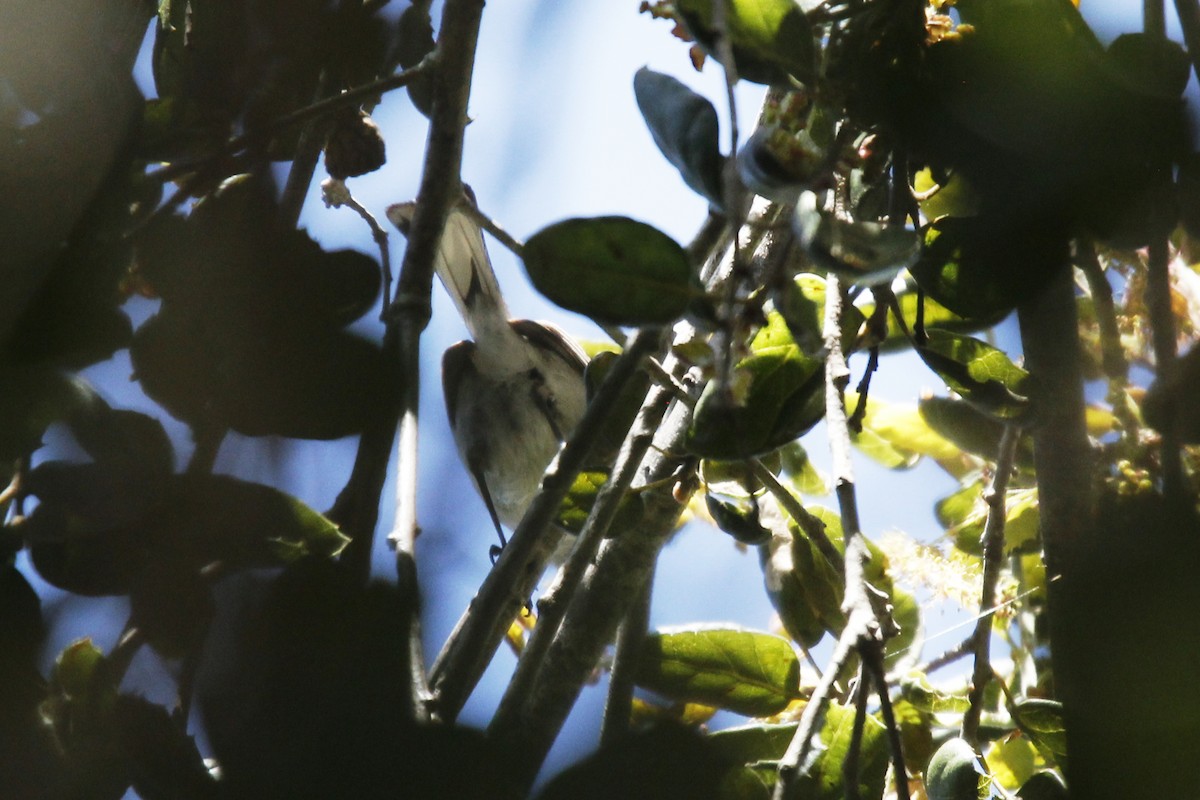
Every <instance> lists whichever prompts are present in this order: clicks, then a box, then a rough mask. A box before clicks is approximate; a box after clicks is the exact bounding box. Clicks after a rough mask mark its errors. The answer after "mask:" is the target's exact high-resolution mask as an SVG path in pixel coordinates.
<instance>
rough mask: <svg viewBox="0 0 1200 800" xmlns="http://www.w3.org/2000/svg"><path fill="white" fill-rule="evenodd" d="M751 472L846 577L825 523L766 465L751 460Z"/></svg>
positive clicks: (838, 553)
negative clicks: (827, 533)
mask: <svg viewBox="0 0 1200 800" xmlns="http://www.w3.org/2000/svg"><path fill="white" fill-rule="evenodd" d="M749 463H750V470H751V472H752V473H753V475H754V477H755V478H756V479H757V480H758V481H759V482H760V483H762V485H763V486H764V487H766V490H767V491H768V492H770V493H771V495H772V496H773V497H774V498H775V501H776V502H778V503H779V506H780V508H782V509H783V510H784V511H785V512H786V513H787V515H788V516H789V517H791V518H792V519H793V520H794V521H795V522H796V524H797V525H798V526H800V530H801V531H803V532H804V535H805V536H807V537H808V538H809V540H811V541H812V543H813V544H815V545H816V546H817V549H818V550H820V551H821V555H823V556H825V560H826V561H828V562H829V564H830V566H832V567H833V568H834V569H835V570H837V572H838V574H839V575H844V574H845V572H846V563H845V559H844V558H843V557H842V554H841V552H840V551H838V549H837V547H836V546H835V545H834V544H833V542H832V541H831V540H830V539H829V536H827V535H826V533H825V523H824V522H822V521H821V519H820V518H819V517H817V516H815V515H814V514H811V513H809V511H808V509H806V508H805V507H804V505H803V504H802V503H801V502H800V501H799V500H798V499H796V496H795V495H794V494H792V492H791V490H790V489H788V488H787V487H786V486H784V485H783V484H782V483H780V482H779V479H778V478H776V477H775V473H773V472H771V470H769V469H767V467H766V465H765V464H763V463H762V461H760V460H759V459H757V458H755V459H751V460H750V462H749Z"/></svg>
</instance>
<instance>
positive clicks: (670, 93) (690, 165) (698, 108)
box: [633, 67, 724, 207]
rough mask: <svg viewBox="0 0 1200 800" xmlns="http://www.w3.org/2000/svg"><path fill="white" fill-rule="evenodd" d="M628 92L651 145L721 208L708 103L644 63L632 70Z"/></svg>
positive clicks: (712, 113)
mask: <svg viewBox="0 0 1200 800" xmlns="http://www.w3.org/2000/svg"><path fill="white" fill-rule="evenodd" d="M633 91H634V95H635V96H636V97H637V103H638V109H639V110H640V111H641V112H642V117H643V118H645V120H646V125H647V126H648V127H649V128H650V133H651V135H653V136H654V143H655V144H656V145H658V149H659V150H661V151H662V154H663V155H664V156H666V157H667V161H670V162H671V164H672V165H673V166H674V167H675V168H676V169H678V170H679V174H680V175H682V176H683V181H684V183H686V184H687V185H688V186H689V187H690V188H691V189H692V191H694V192H696V193H697V194H699V195H701V196H702V197H705V198H707V199H708V201H709V202H710V203H712V204H713V205H715V206H717V207H721V206H723V205H724V198H723V197H722V196H721V194H722V191H721V186H722V181H721V169H722V164H723V161H724V159H723V158H722V157H721V152H720V149H719V144H718V133H719V127H718V125H717V110H716V109H715V108H713V104H712V103H710V102H709V101H708V100H707V99H705V98H704V97H703V96H702V95H700V94H697V93H696V92H694V91H692V90H691V89H689V88H688V87H687V86H686V85H685V84H684V83H682V82H680V81H678V80H676V79H675V78H673V77H671V76H670V75H664V74H663V73H661V72H654V71H653V70H651V69H649V68H648V67H642V68H641V69H639V70H638V71H637V73H635V74H634V76H633Z"/></svg>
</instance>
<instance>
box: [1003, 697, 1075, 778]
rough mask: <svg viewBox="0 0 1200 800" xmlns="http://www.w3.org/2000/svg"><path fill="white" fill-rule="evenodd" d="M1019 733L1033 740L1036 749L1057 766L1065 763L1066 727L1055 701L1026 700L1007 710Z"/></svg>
mask: <svg viewBox="0 0 1200 800" xmlns="http://www.w3.org/2000/svg"><path fill="white" fill-rule="evenodd" d="M1008 711H1009V713H1010V714H1012V718H1013V721H1014V722H1016V723H1017V727H1018V728H1020V729H1021V732H1022V733H1024V734H1025V735H1026V736H1028V737H1029V738H1030V739H1033V741H1034V743H1035V744H1036V745H1037V746H1038V749H1040V750H1042V751H1043V752H1045V753H1047V754H1048V755H1049V756H1050V757H1051V758H1053V759H1054V763H1055V764H1057V765H1060V766H1061V765H1063V764H1065V763H1066V758H1067V726H1066V723H1065V722H1064V721H1063V706H1062V703H1059V702H1057V701H1055V700H1043V699H1041V698H1027V699H1025V700H1020V701H1018V702H1017V703H1015V704H1013V705H1012V706H1010V707H1009V709H1008Z"/></svg>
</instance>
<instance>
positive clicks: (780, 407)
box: [687, 313, 825, 459]
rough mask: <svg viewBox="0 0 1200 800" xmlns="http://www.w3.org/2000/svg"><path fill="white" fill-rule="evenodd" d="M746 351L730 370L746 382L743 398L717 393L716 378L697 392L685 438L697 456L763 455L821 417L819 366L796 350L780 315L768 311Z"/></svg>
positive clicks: (822, 401) (822, 399) (822, 377)
mask: <svg viewBox="0 0 1200 800" xmlns="http://www.w3.org/2000/svg"><path fill="white" fill-rule="evenodd" d="M750 351H751V355H750V356H748V357H747V358H745V359H743V360H742V361H741V362H740V363H738V365H737V367H736V369H735V380H739V381H744V382H745V384H744V385H745V387H746V388H745V390H744V392H743V396H742V397H740V398H738V397H734V396H733V393H732V392H722V391H721V387H720V385H719V382H718V381H710V382H709V384H708V386H706V387H705V390H704V392H703V394H701V396H700V400H699V402H698V403H697V404H696V410H695V413H694V415H693V419H692V426H691V428H690V429H689V430H688V438H687V446H688V449H689V450H691V451H692V452H694V453H696V454H697V455H701V456H704V457H706V458H718V459H738V458H748V457H751V456H755V455H759V454H762V453H766V452H768V451H770V450H773V449H775V448H776V447H779V446H780V445H783V444H786V443H787V442H790V441H792V440H794V439H796V438H797V437H799V436H801V435H802V434H804V433H806V432H807V431H808V430H809V429H811V428H812V427H813V426H814V425H816V424H817V422H819V421H820V420H821V418H822V417H824V416H825V396H824V385H825V372H824V364H823V362H821V361H820V360H818V359H816V358H811V357H809V356H805V355H804V354H803V353H802V352H801V350H800V348H799V347H798V346H797V345H796V344H795V342H794V341H792V337H791V334H790V332H789V331H788V327H787V324H786V323H785V322H784V321H783V318H782V316H781V315H779V314H777V313H771V314H769V315H768V320H767V325H766V326H764V327H763V329H762V330H761V331H760V332H759V333H758V335H756V336H755V338H754V340H753V341H752V342H751V345H750Z"/></svg>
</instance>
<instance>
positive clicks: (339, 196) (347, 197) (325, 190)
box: [321, 178, 392, 321]
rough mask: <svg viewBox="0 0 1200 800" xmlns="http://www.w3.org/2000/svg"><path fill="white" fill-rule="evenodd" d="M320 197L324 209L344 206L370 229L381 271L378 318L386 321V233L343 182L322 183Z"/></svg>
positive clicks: (389, 261) (388, 270)
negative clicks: (381, 291) (380, 300)
mask: <svg viewBox="0 0 1200 800" xmlns="http://www.w3.org/2000/svg"><path fill="white" fill-rule="evenodd" d="M321 195H322V197H323V198H324V200H325V207H326V208H330V207H332V208H340V207H341V206H346V207H347V208H349V209H350V210H351V211H353V212H354V213H355V214H358V216H360V217H361V218H362V220H363V222H365V223H367V227H368V228H370V229H371V238H372V239H374V240H375V246H376V247H378V248H379V265H380V267H381V268H382V270H383V300H382V302H381V304H380V312H379V318H380V319H381V320H384V321H386V319H385V317H386V312H387V308H388V305H389V304H390V303H391V293H392V257H391V252H390V248H389V247H388V234H387V231H386V230H384V228H383V226H382V225H380V224H379V220H377V219H376V218H375V215H374V214H372V213H371V212H370V211H368V210H367V208H366V206H364V205H363V204H362V203H360V202H358V201H357V200H355V199H354V195H353V194H351V193H350V188H349V187H348V186H346V182H345V181H342V180H338V179H337V178H329V179H328V180H325V181H322V182H321Z"/></svg>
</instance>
